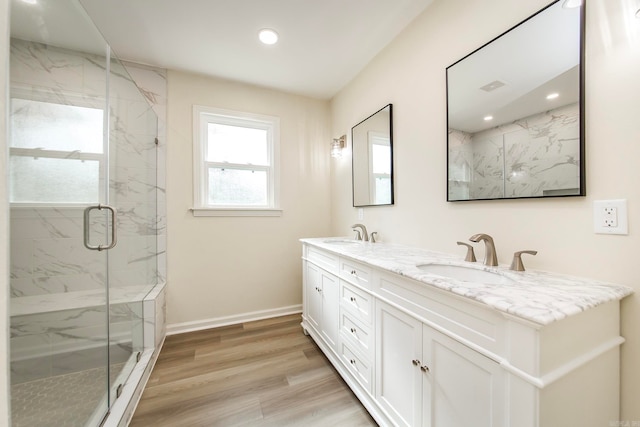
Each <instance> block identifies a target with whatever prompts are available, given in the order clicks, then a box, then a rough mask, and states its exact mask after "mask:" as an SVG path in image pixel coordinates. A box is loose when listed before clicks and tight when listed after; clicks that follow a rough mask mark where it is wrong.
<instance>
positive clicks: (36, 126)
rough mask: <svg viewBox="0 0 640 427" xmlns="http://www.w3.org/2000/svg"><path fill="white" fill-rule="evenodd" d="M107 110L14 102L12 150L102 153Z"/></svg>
mask: <svg viewBox="0 0 640 427" xmlns="http://www.w3.org/2000/svg"><path fill="white" fill-rule="evenodd" d="M103 116H104V111H103V110H101V109H97V108H87V107H78V106H75V105H62V104H57V103H53V102H40V101H31V100H28V99H19V98H13V99H12V100H11V147H17V148H41V149H44V150H58V151H80V152H84V153H102V152H103V134H102V123H103V120H104V117H103Z"/></svg>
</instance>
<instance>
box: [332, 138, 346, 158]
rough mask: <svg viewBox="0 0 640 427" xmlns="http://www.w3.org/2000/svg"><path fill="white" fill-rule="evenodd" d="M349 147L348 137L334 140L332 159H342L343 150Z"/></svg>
mask: <svg viewBox="0 0 640 427" xmlns="http://www.w3.org/2000/svg"><path fill="white" fill-rule="evenodd" d="M346 145H347V135H342V136H341V137H340V138H333V141H332V142H331V157H336V158H338V157H342V149H343V148H344V147H345V146H346Z"/></svg>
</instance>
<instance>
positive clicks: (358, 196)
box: [351, 104, 393, 206]
mask: <svg viewBox="0 0 640 427" xmlns="http://www.w3.org/2000/svg"><path fill="white" fill-rule="evenodd" d="M391 110H392V106H391V104H389V105H387V106H386V107H384V108H382V109H381V110H379V111H377V112H376V113H374V114H373V115H371V116H370V117H368V118H366V119H365V120H363V121H362V122H360V123H358V124H357V125H355V126H354V127H353V128H352V129H351V141H352V161H353V206H378V205H392V204H393V143H392V142H393V136H392V135H393V132H392V114H391Z"/></svg>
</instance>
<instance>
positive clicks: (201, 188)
mask: <svg viewBox="0 0 640 427" xmlns="http://www.w3.org/2000/svg"><path fill="white" fill-rule="evenodd" d="M207 115H215V116H216V118H217V119H220V118H222V119H223V121H224V122H225V123H227V124H239V125H243V126H244V125H246V120H249V121H253V122H257V123H260V124H263V125H265V126H266V127H268V129H269V132H270V134H271V141H270V144H271V149H270V150H269V155H270V159H269V163H270V166H269V174H268V180H269V186H268V190H267V191H268V195H267V199H268V201H269V205H268V206H256V207H251V206H210V205H207V204H206V203H205V200H206V190H207V188H206V185H207V184H206V182H205V178H206V164H207V163H208V162H206V161H205V156H204V154H205V150H206V148H205V143H206V135H207V124H208V123H209V122H208V121H207V120H206V116H207ZM218 122H219V121H218ZM279 160H280V118H279V117H274V116H267V115H262V114H253V113H245V112H241V111H233V110H226V109H222V108H214V107H207V106H203V105H194V106H193V207H192V208H191V209H190V211H191V212H192V213H193V216H196V217H201V216H281V215H282V209H280V167H279V164H280V161H279ZM257 168H261V167H257Z"/></svg>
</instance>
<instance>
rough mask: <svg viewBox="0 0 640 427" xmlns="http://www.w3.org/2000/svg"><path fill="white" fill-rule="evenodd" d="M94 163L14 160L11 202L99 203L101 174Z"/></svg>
mask: <svg viewBox="0 0 640 427" xmlns="http://www.w3.org/2000/svg"><path fill="white" fill-rule="evenodd" d="M99 167H100V163H99V162H98V161H95V160H85V161H81V160H75V159H51V158H44V157H40V158H37V159H34V158H33V157H22V156H11V161H10V168H11V170H10V173H11V179H10V180H9V182H10V183H11V185H10V190H9V191H10V195H9V197H10V200H11V202H22V203H25V202H37V203H96V202H98V194H99V193H98V189H99V187H98V176H99V175H98V173H99Z"/></svg>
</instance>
